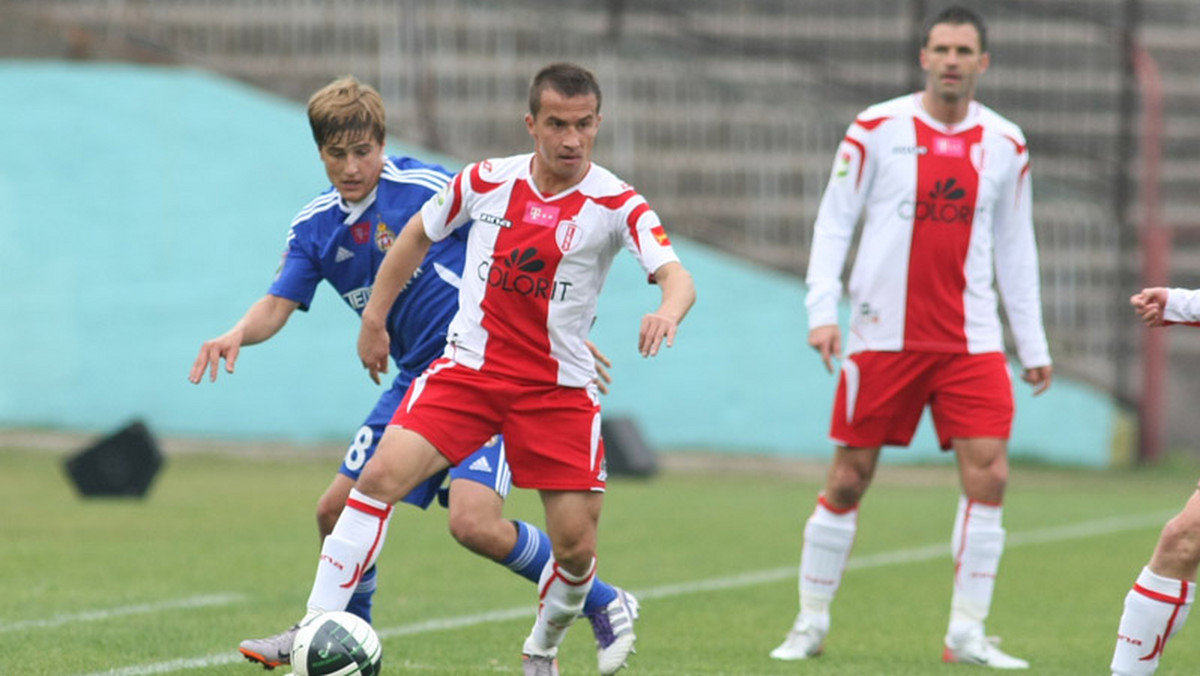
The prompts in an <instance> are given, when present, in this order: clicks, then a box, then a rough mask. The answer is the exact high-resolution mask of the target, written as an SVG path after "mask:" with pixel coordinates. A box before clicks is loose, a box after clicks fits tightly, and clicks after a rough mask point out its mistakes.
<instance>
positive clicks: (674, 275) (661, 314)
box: [638, 261, 696, 357]
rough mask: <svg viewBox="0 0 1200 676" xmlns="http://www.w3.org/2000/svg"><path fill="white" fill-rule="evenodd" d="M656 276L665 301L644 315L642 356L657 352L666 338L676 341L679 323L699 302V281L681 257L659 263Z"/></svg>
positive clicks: (669, 342)
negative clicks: (677, 259)
mask: <svg viewBox="0 0 1200 676" xmlns="http://www.w3.org/2000/svg"><path fill="white" fill-rule="evenodd" d="M654 279H655V281H656V282H658V287H659V288H660V289H662V304H660V305H659V306H658V310H656V311H654V312H653V313H651V314H648V315H644V316H643V317H642V327H641V330H640V331H639V332H638V352H640V353H641V355H642V356H643V357H653V356H655V355H657V354H658V348H659V346H660V345H662V343H663V341H664V340H665V341H666V343H667V347H672V346H673V345H675V332H676V330H678V328H679V323H680V322H682V321H683V318H684V316H686V315H687V313H688V310H690V309H692V305H693V304H695V302H696V284H695V282H693V281H692V273H690V272H688V271H687V270H686V269H684V267H683V265H681V264H680V263H679V262H678V261H672V262H670V263H667V264H665V265H662V266H661V267H659V268H658V269H657V270H655V271H654Z"/></svg>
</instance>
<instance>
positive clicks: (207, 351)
mask: <svg viewBox="0 0 1200 676" xmlns="http://www.w3.org/2000/svg"><path fill="white" fill-rule="evenodd" d="M297 307H300V304H299V303H297V302H296V301H294V300H288V299H286V298H280V297H279V296H272V295H270V294H268V295H266V296H263V297H262V298H260V299H258V300H257V301H255V303H254V304H253V305H251V306H250V308H249V309H248V310H246V314H244V315H242V318H241V319H239V320H238V322H237V323H236V324H234V325H233V328H231V329H229V330H228V331H226V332H225V333H222V334H221V335H219V336H217V337H216V338H213V339H212V340H206V341H204V344H203V345H201V346H200V354H198V355H196V361H195V362H193V363H192V371H191V373H189V374H188V380H190V381H192V383H199V382H200V381H201V380H202V379H203V378H204V371H205V370H208V371H209V375H208V379H209V381H210V382H216V380H217V367H218V366H219V365H220V363H221V360H222V359H224V360H225V372H226V373H233V367H234V363H235V362H236V361H237V357H238V352H240V351H241V348H242V346H243V345H255V344H257V343H261V342H263V341H265V340H268V339H269V338H270V337H271V336H273V335H275V334H276V333H278V332H279V330H280V329H282V328H283V325H284V324H286V323H287V320H288V317H290V316H292V312H294V311H295V310H296V308H297Z"/></svg>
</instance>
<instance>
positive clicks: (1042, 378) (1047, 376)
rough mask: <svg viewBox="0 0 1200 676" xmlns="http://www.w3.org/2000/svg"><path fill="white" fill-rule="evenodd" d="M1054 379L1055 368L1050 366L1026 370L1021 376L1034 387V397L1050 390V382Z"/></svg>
mask: <svg viewBox="0 0 1200 676" xmlns="http://www.w3.org/2000/svg"><path fill="white" fill-rule="evenodd" d="M1053 377H1054V367H1053V366H1051V365H1050V364H1046V365H1045V366H1035V367H1033V368H1031V369H1025V372H1024V373H1022V374H1021V380H1024V381H1025V382H1027V383H1029V384H1030V385H1033V396H1035V397H1036V396H1038V395H1039V394H1041V393H1042V392H1045V391H1046V390H1048V389H1050V381H1051V380H1052V379H1053Z"/></svg>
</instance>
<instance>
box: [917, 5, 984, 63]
mask: <svg viewBox="0 0 1200 676" xmlns="http://www.w3.org/2000/svg"><path fill="white" fill-rule="evenodd" d="M944 23H948V24H953V25H955V26H961V25H963V24H971V25H972V26H974V27H975V31H976V32H977V33H979V51H980V52H986V51H987V26H985V25H984V23H983V16H981V15H980V14H979V12H976V11H975V10H973V9H970V8H967V7H963V6H962V5H951V6H950V7H947V8H946V9H943V10H942V11H940V12H938V13H937V14H934V15H933V16H931V17H929V18H928V19H926V21H925V39H924V41H922V42H921V46H922V47H928V46H929V33H930V31H932V30H933V27H934V26H938V25H941V24H944Z"/></svg>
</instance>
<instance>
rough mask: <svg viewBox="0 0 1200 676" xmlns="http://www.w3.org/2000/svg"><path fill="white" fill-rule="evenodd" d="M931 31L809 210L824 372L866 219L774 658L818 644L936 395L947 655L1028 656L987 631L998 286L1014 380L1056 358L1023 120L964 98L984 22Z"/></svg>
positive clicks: (1001, 451)
mask: <svg viewBox="0 0 1200 676" xmlns="http://www.w3.org/2000/svg"><path fill="white" fill-rule="evenodd" d="M924 37H925V39H924V43H923V47H922V49H921V54H920V58H921V65H922V67H923V68H924V70H925V72H926V85H925V89H924V90H922V91H920V92H917V93H915V94H907V95H904V96H901V97H898V98H895V99H892V100H890V101H886V102H884V103H880V104H878V105H875V106H872V107H870V108H868V109H867V110H866V111H864V112H863V113H862V114H860V115H859V116H858V118H857V119H856V120H855V121H854V123H853V124H851V125H850V128H849V131H847V132H846V136H845V139H844V140H843V141H842V143H841V144H840V147H839V148H838V151H837V156H836V158H835V161H834V166H833V172H832V175H831V176H830V180H829V185H828V187H827V189H826V191H825V195H824V197H823V198H822V201H821V205H820V208H819V210H818V214H817V220H816V224H815V229H814V234H813V244H812V250H811V252H810V255H809V267H808V273H807V283H808V287H809V289H808V297H807V307H808V313H809V327H810V331H809V337H808V342H809V345H810V346H812V347H813V348H815V349H816V350H817V351H818V352H819V353H820V355H821V358H822V360H823V361H824V363H825V366H826V368H827V369H829V370H830V372H833V371H834V367H835V359H836V358H840V357H841V352H842V337H841V331H840V329H839V327H838V316H837V312H838V302H839V301H840V300H841V297H842V293H843V286H842V281H841V276H842V269H843V267H844V264H845V261H846V256H847V254H848V251H849V249H850V245H851V242H852V240H853V237H854V234H855V231H856V228H857V226H858V222H859V219H860V217H863V226H862V233H861V238H860V241H859V246H858V253H857V255H856V259H855V261H854V267H853V270H852V272H851V274H850V280H849V295H850V308H851V318H850V336H849V341H848V344H847V353H848V356H847V358H846V360H845V361H844V362H843V363H842V364H841V370H840V375H839V383H838V389H837V394H836V399H835V402H834V411H833V421H832V424H831V432H830V436H831V438H832V440H833V442H834V443H835V445H836V451H835V454H834V458H833V462H832V466H831V468H830V471H829V476H828V479H827V480H826V483H825V487H824V490H823V492H822V493H821V495H820V496H819V498H818V500H817V506H816V509H815V511H814V513H813V515H812V516H811V517H810V518H809V520H808V523H807V525H806V528H805V534H804V548H803V553H802V555H801V562H800V612H799V614H798V616H797V618H796V621H795V623H794V624H793V627H792V629H791V631H790V632H789V634H788V637H787V638H786V639H785V641H784V643H783V644H782V645H780V646H779V647H778V648H776V649H775V650H774V651H773V652H772V653H771V656H772V657H775V658H776V659H784V660H795V659H806V658H810V657H815V656H816V655H819V654H820V652H821V650H822V644H823V641H824V638H825V635H826V633H827V632H828V630H829V617H830V616H829V607H830V604H831V603H832V601H833V597H834V593H835V591H836V590H837V587H838V585H839V583H840V580H841V577H842V573H843V571H844V570H845V566H846V559H847V557H848V555H849V553H850V548H851V545H852V544H853V541H854V535H855V532H856V529H857V516H858V504H859V501H860V499H861V498H862V496H863V494H864V492H865V491H866V490H867V487H868V486H869V485H870V482H871V479H872V477H873V476H874V473H875V468H876V465H877V463H878V460H879V455H880V449H881V447H882V446H884V445H890V446H907V445H908V443H909V442H910V441H911V439H912V435H913V433H914V431H915V429H916V426H917V423H918V421H919V419H920V417H921V414H922V412H923V410H924V409H925V408H926V406H929V408H930V409H931V413H932V417H933V422H934V425H935V427H936V429H937V434H938V438H939V442H940V445H941V447H942V449H943V450H951V449H953V451H954V453H955V455H956V456H957V460H958V467H959V471H960V477H961V483H962V496H961V497H960V499H959V505H958V514H957V518H956V520H955V529H954V533H953V537H952V543H953V551H954V561H955V577H954V591H953V596H952V601H951V611H950V622H949V628H948V631H947V633H946V637H945V645H944V649H943V654H942V656H943V659H944V660H946V661H951V662H964V663H972V664H980V665H986V666H990V667H999V668H1014V669H1017V668H1026V667H1027V666H1028V664H1027V663H1026V662H1025V661H1024V660H1021V659H1018V658H1015V657H1012V656H1011V655H1008V654H1006V653H1004V652H1001V651H1000V650H999V649H998V648H996V647H995V646H994V645H992V643H990V642H989V641H987V640H986V637H985V635H984V620H985V619H986V617H987V615H988V612H989V609H990V606H991V601H992V591H993V587H994V585H995V577H996V571H997V569H998V567H999V563H1000V556H1001V554H1002V552H1003V547H1004V529H1003V527H1002V526H1001V512H1002V503H1003V499H1004V488H1005V482H1006V480H1007V473H1008V466H1007V439H1008V437H1009V433H1010V429H1011V425H1012V416H1013V395H1012V385H1011V380H1010V375H1009V371H1008V364H1007V360H1006V358H1005V355H1004V343H1003V334H1002V329H1001V324H1000V316H999V312H998V302H999V301H1003V303H1004V309H1005V314H1006V315H1007V317H1008V322H1009V326H1010V328H1011V329H1012V332H1013V336H1014V338H1015V339H1016V347H1017V353H1018V356H1019V358H1020V360H1021V364H1022V366H1023V367H1024V369H1025V371H1024V374H1023V378H1024V379H1025V380H1026V381H1027V382H1029V383H1031V384H1032V385H1033V386H1034V387H1035V388H1036V389H1035V392H1036V393H1041V392H1042V391H1044V390H1045V389H1046V388H1047V387H1048V386H1049V385H1050V379H1051V373H1052V367H1051V362H1050V353H1049V349H1048V347H1047V344H1046V336H1045V331H1044V329H1043V326H1042V313H1041V298H1040V295H1041V294H1040V281H1039V272H1038V258H1037V247H1036V244H1035V240H1034V230H1033V219H1032V198H1031V194H1030V175H1029V167H1030V164H1029V150H1028V148H1027V146H1026V143H1025V137H1024V136H1023V134H1022V133H1021V130H1020V128H1018V127H1017V125H1015V124H1013V123H1012V122H1010V121H1008V120H1006V119H1005V118H1003V117H1001V116H1000V115H999V114H997V113H996V112H994V111H993V110H992V109H990V108H988V107H987V106H984V105H983V104H981V103H978V102H977V101H975V100H974V93H975V85H976V81H977V79H978V78H979V76H980V75H982V74H983V72H984V71H985V70H986V69H987V67H988V63H989V56H988V53H987V51H986V42H987V41H986V29H985V27H984V23H983V19H982V18H981V17H980V16H979V15H978V14H977V13H975V12H974V11H971V10H969V9H965V8H962V7H952V8H949V9H947V10H944V11H942V12H940V13H938V14H937V15H935V16H934V17H932V18H931V19H930V20H929V21H928V22H927V24H926V26H925V36H924ZM997 287H998V289H999V295H998V294H997V291H996V288H997Z"/></svg>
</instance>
